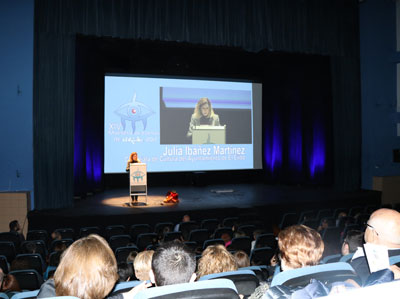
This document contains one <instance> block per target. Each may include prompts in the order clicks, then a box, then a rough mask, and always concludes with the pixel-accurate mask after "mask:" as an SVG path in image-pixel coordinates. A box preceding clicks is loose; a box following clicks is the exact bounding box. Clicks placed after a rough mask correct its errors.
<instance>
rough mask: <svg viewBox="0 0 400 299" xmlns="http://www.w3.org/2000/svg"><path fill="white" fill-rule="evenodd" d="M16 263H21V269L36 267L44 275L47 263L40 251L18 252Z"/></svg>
mask: <svg viewBox="0 0 400 299" xmlns="http://www.w3.org/2000/svg"><path fill="white" fill-rule="evenodd" d="M14 261H15V263H18V265H21V268H20V270H22V269H25V270H29V269H34V270H36V271H37V272H38V273H39V274H41V275H43V271H44V267H45V264H44V262H43V259H42V256H41V255H40V254H38V253H24V254H18V255H17V256H16V257H15V259H14Z"/></svg>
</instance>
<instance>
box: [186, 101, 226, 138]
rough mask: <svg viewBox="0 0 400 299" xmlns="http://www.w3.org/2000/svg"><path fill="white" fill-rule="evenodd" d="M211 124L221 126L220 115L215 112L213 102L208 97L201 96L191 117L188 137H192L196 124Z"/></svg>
mask: <svg viewBox="0 0 400 299" xmlns="http://www.w3.org/2000/svg"><path fill="white" fill-rule="evenodd" d="M200 125H209V126H219V125H220V124H219V116H218V114H215V113H214V110H213V108H212V106H211V102H210V100H209V99H208V98H201V99H200V100H199V101H198V102H197V104H196V108H194V113H193V114H192V118H191V119H190V125H189V131H188V132H187V137H192V134H193V129H194V128H195V127H196V126H200Z"/></svg>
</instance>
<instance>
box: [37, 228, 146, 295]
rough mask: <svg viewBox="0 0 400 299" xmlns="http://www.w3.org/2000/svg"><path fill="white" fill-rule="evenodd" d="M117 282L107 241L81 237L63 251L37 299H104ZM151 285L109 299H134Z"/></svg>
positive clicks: (92, 236)
mask: <svg viewBox="0 0 400 299" xmlns="http://www.w3.org/2000/svg"><path fill="white" fill-rule="evenodd" d="M117 280H118V272H117V261H116V259H115V256H114V252H113V251H112V250H111V248H110V246H109V245H108V243H107V241H106V240H104V239H103V238H102V237H100V236H98V235H89V236H87V237H84V238H81V239H79V240H77V241H75V242H74V243H72V245H71V246H69V247H68V249H67V250H66V251H65V252H64V254H63V255H62V257H61V261H60V264H59V266H58V267H57V270H56V272H55V274H54V280H52V279H49V280H48V281H46V283H45V284H44V285H42V288H41V289H40V292H39V294H38V296H37V297H38V298H46V297H54V296H75V297H78V298H81V299H101V298H105V297H106V296H107V295H108V294H109V293H110V292H111V290H112V289H113V287H114V285H115V283H116V282H117ZM149 285H150V284H145V283H143V284H141V285H140V286H138V287H136V288H134V289H132V290H131V291H129V292H127V293H123V294H117V295H112V296H110V297H109V298H115V299H116V298H117V297H118V298H121V299H122V298H133V296H134V295H135V294H136V293H137V292H139V291H140V290H142V289H144V288H146V287H148V286H149Z"/></svg>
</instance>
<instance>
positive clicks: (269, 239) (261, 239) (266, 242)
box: [254, 233, 277, 248]
mask: <svg viewBox="0 0 400 299" xmlns="http://www.w3.org/2000/svg"><path fill="white" fill-rule="evenodd" d="M260 247H271V248H276V247H277V241H276V237H275V236H274V234H273V233H266V234H261V235H258V236H257V239H256V243H255V245H254V248H260Z"/></svg>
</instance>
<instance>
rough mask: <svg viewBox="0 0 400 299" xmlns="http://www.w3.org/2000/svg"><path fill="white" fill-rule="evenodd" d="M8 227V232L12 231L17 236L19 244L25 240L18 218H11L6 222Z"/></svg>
mask: <svg viewBox="0 0 400 299" xmlns="http://www.w3.org/2000/svg"><path fill="white" fill-rule="evenodd" d="M8 226H9V228H10V233H14V234H16V235H17V236H18V238H19V244H18V246H19V245H21V244H22V242H24V241H25V237H24V235H23V234H22V232H21V226H20V225H19V222H18V220H13V221H11V222H10V223H9V224H8Z"/></svg>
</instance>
